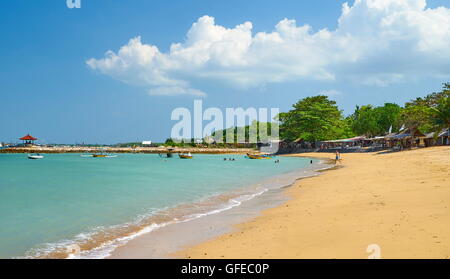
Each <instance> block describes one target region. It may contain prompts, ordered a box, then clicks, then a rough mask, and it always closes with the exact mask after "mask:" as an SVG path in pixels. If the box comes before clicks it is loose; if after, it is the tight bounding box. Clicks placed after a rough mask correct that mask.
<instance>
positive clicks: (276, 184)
mask: <svg viewBox="0 0 450 279" xmlns="http://www.w3.org/2000/svg"><path fill="white" fill-rule="evenodd" d="M44 156H45V157H44V158H43V159H39V160H30V159H28V158H27V155H26V154H0V258H74V257H77V258H106V257H108V256H110V255H111V253H112V252H113V251H114V250H115V249H116V248H117V247H119V246H123V245H126V243H127V242H128V241H130V240H132V239H134V238H136V237H139V236H140V235H143V234H147V233H149V232H152V231H154V230H158V229H159V228H161V227H166V226H170V225H171V224H176V223H180V222H189V221H191V220H196V219H199V218H202V217H204V216H209V215H212V214H220V213H221V212H224V211H226V210H229V209H232V208H235V207H238V206H240V205H242V204H243V203H246V202H248V201H250V200H252V199H257V198H258V197H259V196H262V195H264V194H265V193H266V192H270V191H273V190H276V189H281V188H283V187H286V186H289V185H291V184H292V183H293V182H294V181H295V180H296V179H298V178H301V177H305V176H311V175H314V174H316V172H315V171H316V170H318V169H320V168H324V165H323V164H322V163H321V162H319V161H318V160H315V159H308V158H299V157H276V158H272V159H263V160H250V159H247V158H245V157H244V155H228V154H226V155H223V154H222V155H197V154H194V158H193V159H190V160H189V159H184V160H183V159H179V158H178V157H177V156H174V157H173V158H166V157H164V156H159V155H158V154H117V157H114V158H92V157H85V156H83V155H82V154H45V155H44ZM225 159H226V160H225ZM230 159H233V160H230ZM276 160H279V162H277V161H276ZM199 230H201V228H199Z"/></svg>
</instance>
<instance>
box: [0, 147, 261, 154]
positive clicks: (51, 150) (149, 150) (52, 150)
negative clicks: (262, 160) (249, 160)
mask: <svg viewBox="0 0 450 279" xmlns="http://www.w3.org/2000/svg"><path fill="white" fill-rule="evenodd" d="M100 151H104V152H106V153H130V154H134V153H137V154H140V153H141V154H158V153H168V152H169V150H168V148H166V147H164V148H163V147H136V148H132V147H38V146H32V147H11V148H4V149H0V154H21V153H25V154H26V153H42V154H65V153H97V152H100ZM188 152H190V153H192V154H246V153H254V152H255V150H254V149H252V148H200V147H183V148H181V147H175V148H172V150H171V151H170V153H173V154H177V153H188Z"/></svg>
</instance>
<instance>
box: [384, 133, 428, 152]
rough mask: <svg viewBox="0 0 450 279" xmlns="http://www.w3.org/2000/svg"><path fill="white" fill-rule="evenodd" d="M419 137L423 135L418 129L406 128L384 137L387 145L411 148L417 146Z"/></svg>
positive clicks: (423, 136)
mask: <svg viewBox="0 0 450 279" xmlns="http://www.w3.org/2000/svg"><path fill="white" fill-rule="evenodd" d="M420 138H425V135H424V134H423V133H422V132H421V131H419V130H418V129H413V128H408V129H405V130H403V131H401V132H400V133H398V134H390V135H387V136H386V137H385V139H386V142H387V143H388V146H389V147H401V149H403V148H411V147H415V146H418V145H419V143H420Z"/></svg>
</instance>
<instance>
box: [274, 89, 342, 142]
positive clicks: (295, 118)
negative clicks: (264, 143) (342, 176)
mask: <svg viewBox="0 0 450 279" xmlns="http://www.w3.org/2000/svg"><path fill="white" fill-rule="evenodd" d="M278 118H279V120H280V122H281V126H280V134H281V137H282V138H283V139H286V140H288V141H294V140H297V139H299V138H301V139H303V140H305V141H311V142H315V141H320V140H327V139H337V138H340V137H342V136H344V135H345V134H346V133H348V131H349V130H348V126H347V124H348V122H347V121H345V120H344V119H343V116H342V112H341V111H340V110H339V109H338V107H337V105H336V102H335V101H332V100H329V99H328V97H327V96H323V95H319V96H313V97H307V98H304V99H302V100H300V101H298V102H297V103H296V104H294V105H293V109H292V110H290V111H289V112H286V113H280V114H279V117H278Z"/></svg>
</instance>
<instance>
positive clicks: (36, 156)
mask: <svg viewBox="0 0 450 279" xmlns="http://www.w3.org/2000/svg"><path fill="white" fill-rule="evenodd" d="M43 158H44V156H42V155H40V154H28V159H31V160H38V159H43Z"/></svg>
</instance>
